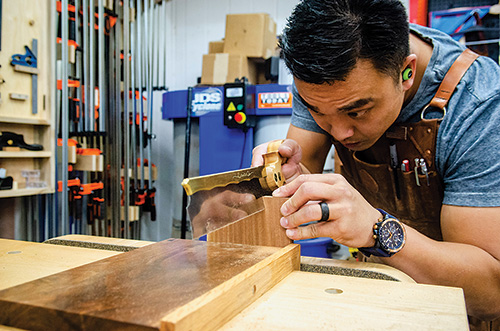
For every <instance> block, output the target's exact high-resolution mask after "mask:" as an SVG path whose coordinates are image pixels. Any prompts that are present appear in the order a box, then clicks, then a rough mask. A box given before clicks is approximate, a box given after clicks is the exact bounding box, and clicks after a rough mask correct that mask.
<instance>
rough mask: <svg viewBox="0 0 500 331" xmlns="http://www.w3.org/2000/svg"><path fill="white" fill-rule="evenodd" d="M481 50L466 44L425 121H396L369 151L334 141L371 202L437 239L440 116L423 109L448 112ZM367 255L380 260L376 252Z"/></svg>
mask: <svg viewBox="0 0 500 331" xmlns="http://www.w3.org/2000/svg"><path fill="white" fill-rule="evenodd" d="M477 56H478V55H477V54H475V53H473V52H472V51H470V50H468V49H467V50H465V51H464V52H463V53H462V54H461V55H460V56H459V58H457V60H456V61H455V62H454V63H453V65H452V66H451V68H450V69H449V71H448V72H447V74H446V76H445V77H444V78H443V82H442V83H441V85H440V86H439V89H438V92H437V93H436V95H435V96H434V97H433V99H432V101H431V102H430V103H429V105H427V106H426V107H425V108H424V109H423V110H422V120H421V121H420V122H416V123H404V124H398V125H393V126H392V127H390V128H389V129H388V130H387V131H386V132H385V134H384V135H383V136H382V137H381V138H380V139H379V140H378V141H377V142H376V143H375V144H374V145H373V146H372V147H371V148H369V149H367V150H364V151H356V152H354V151H351V150H349V149H347V148H345V147H344V146H343V145H342V144H340V143H339V142H338V141H335V140H334V141H333V144H334V145H335V151H336V152H337V154H338V156H339V158H340V161H341V162H342V165H341V167H340V169H341V174H342V175H343V176H344V177H345V178H346V180H347V181H348V182H349V183H350V184H351V185H352V186H353V187H354V188H355V189H356V190H358V191H359V192H360V193H361V194H362V195H363V197H364V198H365V199H366V200H367V201H368V202H369V203H370V204H371V205H372V206H374V207H377V208H382V209H383V210H385V211H386V212H388V213H389V214H391V215H394V216H395V217H397V218H398V219H399V220H401V221H402V222H403V223H405V224H407V225H409V226H411V227H412V228H414V229H416V230H417V231H419V232H420V233H422V234H424V235H426V236H428V237H429V238H432V239H434V240H442V239H443V237H442V233H441V225H440V213H441V206H442V201H443V194H444V187H443V182H442V179H441V177H440V175H439V173H438V172H437V170H436V162H435V156H436V139H437V134H438V129H439V124H440V121H441V119H432V120H427V119H424V115H425V112H426V110H427V108H428V107H434V108H438V109H441V110H442V112H443V117H444V114H445V113H446V108H445V106H446V105H447V103H448V100H449V98H450V97H451V95H452V93H453V92H454V90H455V87H456V85H457V84H458V83H459V81H460V79H461V78H462V76H463V74H464V73H465V72H466V71H467V69H468V68H469V66H470V65H471V64H472V63H473V62H474V61H475V59H476V58H477ZM391 149H392V152H391ZM391 153H392V155H391ZM394 156H397V163H396V162H395V158H394ZM391 159H392V160H391ZM422 159H423V162H425V165H426V168H427V171H426V172H424V171H423V167H422V166H421V165H422V161H421V160H422ZM403 160H408V163H409V167H408V169H402V167H401V164H402V161H403ZM391 161H392V163H391ZM364 260H365V261H370V262H380V259H378V258H376V257H374V258H373V257H371V258H369V259H366V258H365V259H364ZM469 323H470V325H469V326H470V328H471V330H500V319H497V320H495V321H493V322H484V321H480V320H477V319H475V318H469Z"/></svg>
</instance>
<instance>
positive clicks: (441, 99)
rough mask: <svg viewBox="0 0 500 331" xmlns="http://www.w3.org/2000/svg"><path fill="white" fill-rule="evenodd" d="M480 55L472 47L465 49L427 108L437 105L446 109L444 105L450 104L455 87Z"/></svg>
mask: <svg viewBox="0 0 500 331" xmlns="http://www.w3.org/2000/svg"><path fill="white" fill-rule="evenodd" d="M478 57H479V55H478V54H476V53H474V52H473V51H471V50H470V49H468V48H467V49H465V50H464V51H463V52H462V54H460V56H459V57H458V58H457V59H456V60H455V62H453V64H452V66H451V68H450V69H449V70H448V72H447V73H446V75H445V76H444V78H443V81H442V82H441V85H439V88H438V91H437V93H436V94H435V95H434V97H433V98H432V100H431V102H430V103H429V104H428V105H427V106H426V107H425V108H428V107H436V108H439V109H442V110H444V107H445V106H446V105H447V104H448V101H449V100H450V97H451V95H452V94H453V92H454V91H455V87H456V86H457V85H458V83H459V82H460V79H462V76H463V75H464V74H465V72H466V71H467V69H469V67H470V66H471V65H472V63H473V62H474V61H475V60H476V59H477V58H478Z"/></svg>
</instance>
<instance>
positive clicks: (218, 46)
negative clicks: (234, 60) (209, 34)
mask: <svg viewBox="0 0 500 331" xmlns="http://www.w3.org/2000/svg"><path fill="white" fill-rule="evenodd" d="M216 53H224V40H218V41H211V42H209V43H208V54H216Z"/></svg>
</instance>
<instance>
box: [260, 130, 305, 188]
mask: <svg viewBox="0 0 500 331" xmlns="http://www.w3.org/2000/svg"><path fill="white" fill-rule="evenodd" d="M268 144H269V143H264V144H260V145H259V146H257V147H255V148H254V149H253V152H252V167H258V166H261V165H263V164H264V158H263V157H262V155H264V154H265V153H267V145H268ZM278 153H279V154H280V155H281V157H283V158H285V159H286V162H285V164H283V165H282V166H281V171H282V173H283V176H285V180H286V182H287V183H289V182H291V181H292V180H294V179H295V178H297V177H298V176H299V175H301V174H303V173H308V171H307V170H306V169H305V168H304V167H303V166H301V164H300V161H301V159H302V149H301V148H300V146H299V144H298V143H297V142H296V141H295V140H292V139H285V140H284V141H283V143H282V144H281V145H280V146H279V148H278Z"/></svg>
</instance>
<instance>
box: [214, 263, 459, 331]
mask: <svg viewBox="0 0 500 331" xmlns="http://www.w3.org/2000/svg"><path fill="white" fill-rule="evenodd" d="M328 289H329V292H330V293H328V292H327V291H326V290H328ZM338 290H340V291H338ZM337 292H341V293H337ZM220 330H223V331H228V330H238V331H241V330H251V331H253V330H418V331H420V330H468V322H467V315H466V310H465V301H464V296H463V291H462V289H459V288H452V287H443V286H431V285H419V284H408V283H399V282H390V281H383V280H374V279H364V278H353V277H345V276H334V275H325V274H316V273H309V272H301V271H295V272H293V273H292V274H290V275H289V276H288V277H287V278H285V279H284V280H283V281H281V282H280V283H279V284H278V285H276V286H275V287H274V288H273V289H271V290H270V291H268V292H267V293H266V294H265V295H263V296H262V297H261V298H260V299H259V300H257V301H256V302H255V303H254V304H252V305H251V306H249V307H248V308H247V309H245V310H243V311H242V312H241V313H240V314H239V315H238V316H236V317H235V318H234V319H233V320H231V321H230V322H229V323H227V324H226V325H225V326H223V327H222V328H221V329H220Z"/></svg>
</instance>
